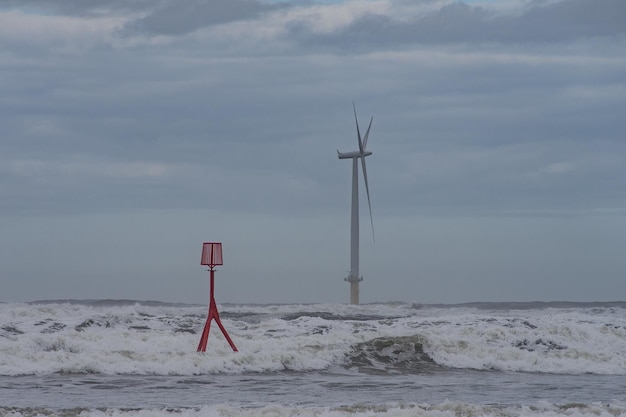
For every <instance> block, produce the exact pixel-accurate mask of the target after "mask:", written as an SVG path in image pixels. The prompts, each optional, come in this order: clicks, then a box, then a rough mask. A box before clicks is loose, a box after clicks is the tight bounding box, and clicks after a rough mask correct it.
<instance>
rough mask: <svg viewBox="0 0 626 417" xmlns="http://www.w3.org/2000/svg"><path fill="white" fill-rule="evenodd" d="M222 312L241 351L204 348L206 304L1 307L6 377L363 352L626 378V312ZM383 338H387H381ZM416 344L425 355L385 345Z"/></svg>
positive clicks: (196, 370)
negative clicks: (199, 350)
mask: <svg viewBox="0 0 626 417" xmlns="http://www.w3.org/2000/svg"><path fill="white" fill-rule="evenodd" d="M220 314H221V316H222V321H223V323H224V326H225V327H226V329H227V330H228V332H229V334H230V335H231V337H232V339H233V341H234V342H235V344H236V345H237V347H238V349H239V352H238V353H234V352H232V351H231V349H230V347H229V345H228V343H226V341H225V339H224V338H223V337H222V335H221V333H220V331H219V329H218V328H217V326H216V325H213V326H212V328H211V335H210V337H209V344H208V349H207V352H206V353H205V354H199V353H197V352H196V351H195V350H196V346H197V344H198V341H199V337H200V335H199V334H200V331H201V329H202V326H203V325H204V321H205V318H206V307H203V306H184V305H183V306H171V305H158V304H156V305H152V304H150V305H146V304H140V303H115V302H112V303H109V304H107V303H91V304H90V303H47V304H46V303H44V304H0V375H23V374H40V375H43V374H51V373H104V374H156V375H197V374H208V373H244V372H271V371H282V370H295V371H307V370H323V369H327V368H330V367H333V366H353V365H355V363H356V362H355V361H353V359H354V358H355V357H357V356H358V357H359V360H360V361H362V360H363V358H365V359H364V360H365V361H370V362H372V366H379V367H380V368H381V369H383V370H384V369H387V370H391V371H393V372H403V371H406V370H405V369H400V367H405V366H406V364H407V356H408V357H409V358H408V360H409V361H410V356H411V355H417V354H420V353H425V354H426V355H428V356H429V357H430V358H432V359H433V360H434V361H435V362H436V363H437V364H438V365H441V366H446V367H454V368H472V369H496V370H507V371H526V372H552V373H566V374H580V373H596V374H615V375H622V374H623V375H626V309H624V308H621V307H594V308H591V307H584V306H583V307H576V308H536V309H532V308H530V309H524V310H506V309H493V310H489V309H484V308H482V309H477V308H468V307H464V308H451V307H437V308H436V307H420V306H414V305H410V304H373V305H361V306H349V305H329V304H316V305H313V304H312V305H271V306H256V305H221V306H220ZM381 338H382V339H385V338H386V340H387V341H388V342H386V343H383V344H375V343H373V342H372V341H375V340H380V339H381ZM403 338H405V339H403ZM406 338H409V339H406ZM405 340H415V341H419V343H420V344H421V349H423V352H417V351H413V350H410V351H403V352H399V351H398V349H396V348H394V349H388V348H387V349H386V347H388V346H389V344H390V343H392V344H393V343H395V342H394V341H396V342H397V344H399V345H401V344H402V343H403V341H405ZM379 345H380V346H379ZM376 349H379V350H378V351H376V352H375V355H373V354H371V352H372V350H376ZM411 349H413V348H411ZM402 355H403V356H402ZM401 356H402V357H401ZM398 358H400V359H402V360H398ZM420 360H421V359H420ZM375 361H378V362H379V363H377V364H374V363H373V362H375ZM391 368H394V369H391ZM415 370H418V371H419V363H418V364H417V365H416V366H414V367H413V368H412V369H409V370H408V371H415Z"/></svg>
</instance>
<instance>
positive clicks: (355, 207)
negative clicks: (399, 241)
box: [337, 103, 375, 304]
mask: <svg viewBox="0 0 626 417" xmlns="http://www.w3.org/2000/svg"><path fill="white" fill-rule="evenodd" d="M352 108H353V110H354V121H355V122H356V133H357V139H358V142H359V150H358V151H352V152H343V153H342V152H339V150H337V155H338V156H339V159H352V209H351V217H350V275H348V277H347V278H345V280H346V281H348V282H349V283H350V304H359V282H361V281H363V277H362V276H360V275H359V159H360V160H361V167H362V168H363V179H364V180H365V191H366V193H367V205H368V207H369V210H370V223H371V224H372V239H374V240H375V237H374V220H373V218H372V204H371V203H370V190H369V185H368V184H367V169H366V167H365V157H366V156H370V155H371V154H372V153H371V152H370V151H366V150H365V148H366V147H367V138H368V136H369V134H370V128H371V127H372V121H373V120H374V117H373V116H372V118H371V119H370V124H369V126H368V127H367V132H365V136H364V137H363V139H361V131H360V129H359V120H358V119H357V117H356V107H355V106H354V103H352Z"/></svg>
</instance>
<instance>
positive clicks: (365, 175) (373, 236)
mask: <svg viewBox="0 0 626 417" xmlns="http://www.w3.org/2000/svg"><path fill="white" fill-rule="evenodd" d="M361 167H362V168H363V178H364V179H365V192H366V193H367V205H368V207H369V209H370V223H371V224H372V239H373V240H374V243H376V236H375V235H374V217H372V204H371V203H370V187H369V185H368V184H367V169H366V168H365V157H364V156H362V157H361Z"/></svg>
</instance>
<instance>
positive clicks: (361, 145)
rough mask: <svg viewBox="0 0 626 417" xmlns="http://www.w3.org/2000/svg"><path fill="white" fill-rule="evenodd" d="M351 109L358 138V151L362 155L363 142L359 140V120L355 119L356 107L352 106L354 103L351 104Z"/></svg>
mask: <svg viewBox="0 0 626 417" xmlns="http://www.w3.org/2000/svg"><path fill="white" fill-rule="evenodd" d="M352 108H353V109H354V121H355V122H356V134H357V136H358V138H359V151H360V152H361V153H363V149H364V147H363V141H362V140H361V131H360V130H359V119H357V117H356V106H355V105H354V102H352Z"/></svg>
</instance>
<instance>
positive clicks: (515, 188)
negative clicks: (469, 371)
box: [0, 0, 626, 303]
mask: <svg viewBox="0 0 626 417" xmlns="http://www.w3.org/2000/svg"><path fill="white" fill-rule="evenodd" d="M353 102H354V103H355V105H356V109H357V114H358V116H359V121H360V122H361V130H362V132H363V131H364V130H365V129H366V128H367V123H368V121H369V118H370V117H371V116H374V121H373V124H372V128H371V133H370V136H369V142H368V150H370V151H372V152H373V155H372V156H370V157H368V158H367V170H368V179H369V186H370V193H371V204H372V211H373V219H374V227H375V232H376V241H375V242H373V240H372V234H371V230H370V229H371V227H370V224H369V213H368V211H367V201H366V200H365V199H364V198H363V197H364V194H365V193H364V189H363V182H362V181H361V184H360V185H361V197H362V199H361V205H360V206H361V215H362V216H361V274H362V275H363V277H364V281H363V282H362V283H361V301H362V302H378V301H381V302H386V301H409V302H416V303H439V302H444V303H456V302H469V301H533V300H541V301H548V300H569V301H607V300H625V299H626V163H625V162H626V110H625V109H626V1H624V0H536V1H535V0H502V1H488V0H484V1H464V2H463V1H449V0H444V1H439V0H373V1H365V0H359V1H351V0H348V1H332V0H325V1H322V0H320V1H315V0H307V1H284V2H281V1H259V0H186V1H182V2H181V1H174V0H163V1H158V0H157V1H155V0H133V1H128V0H107V1H104V0H90V1H85V0H19V1H18V0H15V1H10V0H0V301H32V300H41V299H68V298H79V299H85V298H124V299H139V300H148V299H149V300H162V301H173V302H185V303H206V302H207V300H208V273H207V272H206V271H205V268H203V267H201V266H200V265H199V263H200V253H201V248H202V242H203V241H219V242H223V245H224V248H223V250H224V263H225V264H224V266H223V267H221V268H219V272H218V273H217V275H216V299H217V301H218V302H235V303H239V302H251V303H271V302H276V303H292V302H294V303H295V302H330V303H336V302H341V303H343V302H348V301H349V285H348V283H346V282H344V281H343V279H344V278H345V277H346V276H347V275H348V270H349V268H350V253H349V240H350V236H349V235H350V230H349V227H350V186H351V161H350V160H339V159H338V158H337V153H336V150H337V149H339V150H341V151H344V152H347V151H353V150H356V149H357V148H358V144H357V137H356V127H355V122H354V114H353V109H352V105H353Z"/></svg>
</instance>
